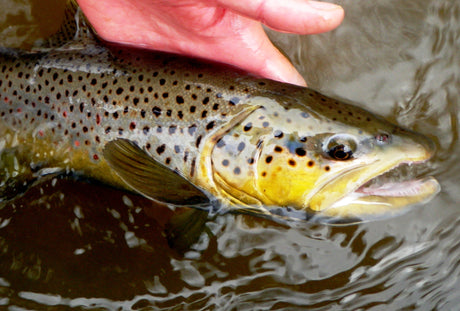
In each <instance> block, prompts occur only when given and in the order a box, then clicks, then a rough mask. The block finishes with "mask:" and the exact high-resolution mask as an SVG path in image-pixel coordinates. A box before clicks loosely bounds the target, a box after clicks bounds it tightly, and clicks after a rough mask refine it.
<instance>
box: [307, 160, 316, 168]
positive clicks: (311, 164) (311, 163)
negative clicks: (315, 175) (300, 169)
mask: <svg viewBox="0 0 460 311" xmlns="http://www.w3.org/2000/svg"><path fill="white" fill-rule="evenodd" d="M313 165H315V162H313V161H311V160H310V161H308V163H307V166H308V167H313Z"/></svg>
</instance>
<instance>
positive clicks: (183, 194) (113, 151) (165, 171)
mask: <svg viewBox="0 0 460 311" xmlns="http://www.w3.org/2000/svg"><path fill="white" fill-rule="evenodd" d="M103 154H104V157H105V159H106V161H107V162H108V163H109V165H110V167H112V169H113V170H114V171H115V172H116V173H117V174H118V176H120V178H121V179H122V180H123V181H124V182H126V183H127V184H128V185H129V186H131V187H132V188H133V189H134V190H136V191H137V192H139V193H141V194H142V195H144V196H146V197H148V198H150V199H152V200H155V201H158V202H160V203H167V204H174V205H187V206H191V205H199V204H205V203H209V198H208V197H207V196H206V195H205V194H204V193H203V192H202V191H201V190H200V189H198V188H197V187H195V186H194V185H193V184H192V183H190V182H189V181H188V180H186V179H185V178H184V177H182V176H180V175H179V174H178V173H176V172H174V171H172V170H170V169H169V168H167V167H165V166H164V165H162V164H161V163H159V162H157V161H156V160H155V159H153V158H152V157H151V156H150V155H149V154H148V153H147V152H146V151H144V150H142V149H141V148H140V147H139V146H138V145H136V144H135V143H134V142H132V141H129V140H127V139H117V140H113V141H111V142H109V143H107V144H106V145H105V148H104V152H103Z"/></svg>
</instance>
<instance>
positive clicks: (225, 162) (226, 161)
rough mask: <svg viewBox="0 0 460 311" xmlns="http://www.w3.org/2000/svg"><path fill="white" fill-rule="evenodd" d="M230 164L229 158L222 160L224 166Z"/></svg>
mask: <svg viewBox="0 0 460 311" xmlns="http://www.w3.org/2000/svg"><path fill="white" fill-rule="evenodd" d="M229 164H230V162H229V161H228V160H227V159H225V160H223V161H222V165H223V166H228V165H229Z"/></svg>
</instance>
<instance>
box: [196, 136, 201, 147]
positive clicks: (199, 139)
mask: <svg viewBox="0 0 460 311" xmlns="http://www.w3.org/2000/svg"><path fill="white" fill-rule="evenodd" d="M200 143H201V135H200V136H198V138H197V139H196V142H195V146H196V147H197V148H198V147H199V146H200Z"/></svg>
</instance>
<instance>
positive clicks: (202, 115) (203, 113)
mask: <svg viewBox="0 0 460 311" xmlns="http://www.w3.org/2000/svg"><path fill="white" fill-rule="evenodd" d="M207 114H208V111H207V110H203V112H202V113H201V118H202V119H204V118H206V115H207Z"/></svg>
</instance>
